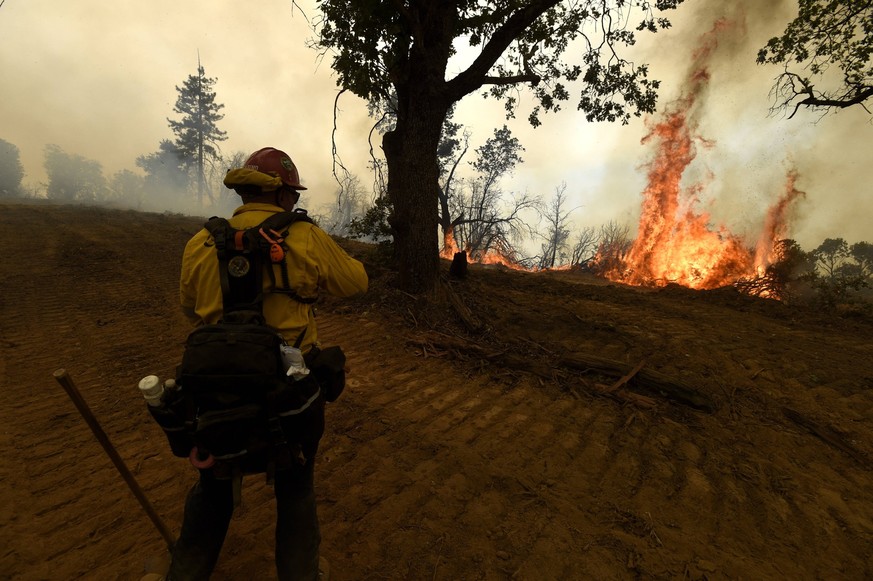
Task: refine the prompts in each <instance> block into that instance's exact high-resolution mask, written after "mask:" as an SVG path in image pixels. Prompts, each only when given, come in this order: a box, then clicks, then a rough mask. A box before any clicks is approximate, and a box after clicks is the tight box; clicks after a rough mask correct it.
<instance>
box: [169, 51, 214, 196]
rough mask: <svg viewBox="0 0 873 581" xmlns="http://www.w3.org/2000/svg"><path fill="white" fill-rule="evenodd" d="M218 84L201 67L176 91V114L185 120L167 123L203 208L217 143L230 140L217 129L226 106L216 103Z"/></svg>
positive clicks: (177, 151) (170, 120) (177, 152)
mask: <svg viewBox="0 0 873 581" xmlns="http://www.w3.org/2000/svg"><path fill="white" fill-rule="evenodd" d="M215 82H216V79H214V78H209V77H207V76H206V71H205V70H204V69H203V67H202V66H200V65H199V64H198V66H197V74H196V75H189V76H188V78H187V79H186V80H185V82H184V84H183V85H182V86H181V87H179V86H177V87H176V91H177V92H178V93H179V97H178V99H176V106H175V107H174V108H173V111H175V112H176V113H178V114H179V115H181V116H182V119H181V120H180V121H174V120H172V119H167V121H168V122H169V123H170V129H172V130H173V133H174V134H175V135H176V140H175V142H174V143H173V144H174V146H175V148H176V154H177V155H178V157H179V159H180V160H182V163H183V164H184V167H186V168H187V169H190V170H191V171H193V173H194V177H195V179H196V180H197V204H198V205H201V206H202V205H203V192H204V191H205V190H206V164H208V163H210V162H214V161H217V160H218V159H219V158H220V155H219V152H218V143H219V142H221V141H225V140H226V139H227V134H226V133H225V132H224V131H221V130H220V129H218V126H217V125H216V124H217V123H218V122H219V121H221V120H222V119H224V115H222V114H221V113H219V111H221V110H222V109H223V108H224V105H222V104H220V103H216V102H215V91H214V90H213V86H214V85H215Z"/></svg>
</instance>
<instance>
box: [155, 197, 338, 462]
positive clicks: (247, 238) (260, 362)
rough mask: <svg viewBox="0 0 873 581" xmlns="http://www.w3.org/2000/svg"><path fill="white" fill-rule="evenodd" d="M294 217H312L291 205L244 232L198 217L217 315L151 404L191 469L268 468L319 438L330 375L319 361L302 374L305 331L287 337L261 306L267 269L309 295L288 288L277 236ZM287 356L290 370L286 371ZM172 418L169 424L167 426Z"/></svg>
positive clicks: (300, 458) (298, 456) (196, 334)
mask: <svg viewBox="0 0 873 581" xmlns="http://www.w3.org/2000/svg"><path fill="white" fill-rule="evenodd" d="M297 221H306V222H312V220H311V219H310V218H309V217H308V216H307V215H306V212H305V211H302V210H297V211H294V212H283V213H278V214H274V215H273V216H271V217H269V218H267V219H266V220H265V221H264V222H262V223H261V224H260V225H258V226H256V227H254V228H249V229H244V230H238V229H235V228H233V227H232V226H231V225H230V223H229V222H228V221H227V220H225V219H224V218H211V219H210V220H209V221H208V222H207V223H206V225H205V227H206V229H207V230H209V232H210V234H211V235H212V239H213V240H214V242H215V248H216V251H217V255H218V261H219V272H220V278H221V290H222V302H223V309H224V312H223V316H222V319H221V320H220V321H219V322H218V323H215V324H211V325H203V326H201V327H198V328H197V329H195V330H194V331H192V332H191V333H190V334H189V335H188V338H187V340H186V342H185V350H184V353H183V355H182V362H181V364H180V365H179V366H178V368H177V370H176V386H177V389H176V390H174V391H172V392H171V393H168V394H167V395H166V396H165V398H166V405H165V406H162V408H163V409H161V408H149V409H150V411H152V415H153V416H154V417H155V419H156V420H158V423H159V424H161V426H162V427H163V428H164V431H165V432H166V434H167V436H168V438H169V439H170V445H171V448H172V449H173V453H174V454H176V455H177V456H190V458H191V461H192V464H194V465H195V466H196V467H198V468H209V467H212V466H216V469H218V468H219V467H222V466H225V467H226V466H228V465H232V466H233V472H234V473H239V472H240V471H242V472H246V473H251V472H267V473H268V476H269V474H270V473H271V472H272V471H274V470H276V469H282V468H285V467H287V466H288V465H289V464H290V463H293V462H297V463H305V462H306V460H307V459H306V457H305V456H304V455H303V447H304V445H306V444H311V443H312V442H315V443H317V442H318V440H319V439H320V437H321V435H322V433H323V431H324V416H323V406H324V397H323V395H322V389H321V384H322V381H320V379H323V378H325V377H327V374H325V372H324V370H323V369H321V370H320V371H319V372H318V373H309V369H308V368H306V367H305V365H303V361H302V358H301V357H300V351H299V347H300V343H301V341H302V340H303V333H301V334H300V336H299V337H298V338H297V341H296V343H295V344H294V345H287V344H286V342H285V340H284V339H283V337H282V336H281V335H280V334H279V333H278V332H277V331H276V330H275V329H273V328H272V327H270V326H268V325H267V324H266V322H265V320H264V317H263V313H262V304H263V276H264V272H265V271H266V272H267V273H268V274H269V276H270V279H271V281H272V290H271V292H281V293H284V294H288V295H290V296H292V297H293V298H294V299H295V300H298V301H300V302H304V303H311V302H314V301H315V299H306V298H303V297H299V296H298V295H296V293H294V291H293V290H292V289H291V284H290V280H289V279H290V277H289V274H288V271H287V266H286V264H285V261H284V257H285V251H286V249H287V246H285V245H284V238H285V236H286V234H287V231H288V229H289V228H290V226H291V225H292V224H293V223H294V222H297ZM276 269H278V270H279V271H280V274H279V277H278V278H281V281H282V282H281V285H280V284H278V283H277V276H276V274H275V270H276ZM304 333H305V330H304ZM336 349H338V348H336ZM325 351H326V352H329V350H325ZM340 353H341V350H340ZM317 355H318V354H317V353H315V354H313V357H310V359H316V358H318V357H317ZM342 361H343V362H344V356H343V357H342ZM291 363H295V366H294V367H291V371H294V373H293V376H289V375H288V374H287V373H290V372H291V371H287V370H289V365H290V364H291ZM316 366H318V365H316ZM337 395H338V394H337ZM334 399H335V398H334ZM162 413H163V417H159V416H160V415H161V414H162ZM170 416H172V417H174V418H175V422H172V421H170ZM162 420H163V421H162ZM180 420H181V421H180ZM170 424H174V425H173V429H168V428H170V427H171V426H170ZM174 439H175V441H174Z"/></svg>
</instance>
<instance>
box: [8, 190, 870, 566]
mask: <svg viewBox="0 0 873 581" xmlns="http://www.w3.org/2000/svg"><path fill="white" fill-rule="evenodd" d="M200 223H201V220H199V219H195V218H187V217H179V216H162V215H157V214H141V213H135V212H129V211H112V210H105V209H94V208H82V207H58V206H49V205H25V204H11V203H7V204H0V248H2V249H3V251H2V253H0V285H2V286H0V291H2V292H0V297H2V298H0V354H2V358H0V386H2V397H3V405H2V407H0V410H2V411H0V414H2V415H0V425H2V426H3V429H2V432H0V434H2V436H0V442H2V451H3V454H4V461H3V462H2V464H0V508H2V510H0V578H4V579H21V580H37V579H100V580H103V579H137V578H138V575H139V574H140V573H141V572H142V569H143V563H144V561H145V559H146V558H148V557H150V556H154V555H157V554H160V553H161V551H162V548H163V544H162V540H161V538H160V536H159V535H158V533H157V532H156V531H155V530H154V528H153V527H152V526H151V523H150V522H149V520H148V519H147V517H146V516H145V513H144V512H143V511H142V510H141V509H140V507H139V505H138V504H137V503H136V500H135V499H134V497H133V495H132V494H131V493H130V492H129V490H128V489H127V488H126V486H125V484H124V482H123V481H122V479H121V478H120V476H119V475H118V473H117V472H116V471H115V469H114V468H113V467H112V465H111V463H110V461H109V460H108V458H107V457H106V456H105V455H104V454H103V452H102V450H101V449H100V447H99V445H98V444H97V442H96V440H95V439H94V437H93V436H92V435H91V433H90V431H89V430H88V428H87V426H86V424H85V423H84V422H83V421H82V419H81V418H80V416H79V415H78V413H77V412H76V410H75V408H74V407H73V405H72V403H71V402H70V401H69V399H68V398H67V397H66V395H65V394H64V392H63V391H62V390H61V388H60V386H59V385H57V383H56V382H55V380H54V379H53V378H52V372H53V371H55V370H56V369H58V368H61V367H63V368H66V369H67V370H68V372H69V373H70V374H71V375H72V377H73V379H74V380H75V381H76V383H77V385H78V387H79V389H80V390H81V392H82V394H83V396H84V398H85V400H86V401H87V402H88V403H89V404H90V406H91V408H92V409H93V411H94V413H95V415H96V416H97V417H98V418H99V420H100V421H101V423H102V425H103V428H104V429H105V431H106V432H107V433H108V434H109V436H110V438H111V439H112V441H113V443H114V445H115V446H116V447H117V449H118V451H119V453H120V454H121V456H122V457H123V458H124V459H125V461H126V463H127V464H128V466H129V467H130V468H131V469H132V470H133V471H134V473H135V474H136V477H137V479H138V481H139V482H140V484H141V485H142V487H143V488H144V489H145V490H146V491H147V494H148V495H149V498H150V499H151V501H152V502H153V503H154V505H155V507H156V509H157V511H158V512H159V513H160V514H161V516H162V518H163V519H164V520H165V521H166V522H167V524H168V525H169V526H170V528H171V529H172V530H173V531H174V532H176V531H178V527H179V524H180V519H181V512H182V510H181V509H182V503H183V499H184V496H185V493H186V491H187V489H188V488H189V487H190V485H191V484H192V483H193V481H194V479H195V476H196V473H195V471H194V470H193V469H192V468H191V467H190V466H189V465H188V464H187V462H185V461H183V460H179V459H176V458H173V457H172V456H171V455H170V453H169V450H168V449H167V447H166V445H165V441H164V438H163V435H162V433H161V432H160V430H159V428H158V427H157V425H155V424H154V423H152V421H151V419H150V418H149V417H148V414H147V412H146V410H145V407H144V403H143V402H142V399H141V397H140V396H139V394H138V393H137V390H136V388H135V385H136V383H137V381H138V380H139V378H140V377H142V376H143V375H147V374H150V373H158V374H160V375H163V376H167V375H169V374H171V373H172V370H173V369H174V366H175V365H176V363H177V361H178V358H179V356H180V354H181V345H182V342H183V341H184V338H185V336H186V334H187V332H188V330H189V329H188V327H187V324H186V322H185V321H184V320H183V319H182V317H181V314H180V313H179V309H178V306H177V300H178V299H177V273H178V267H179V257H180V254H181V250H182V247H183V246H184V244H185V242H186V240H187V239H188V237H189V236H190V235H192V234H193V233H194V232H195V231H196V230H197V229H198V228H199V227H200ZM345 244H346V246H347V247H348V248H349V250H350V252H352V253H353V254H355V255H357V256H359V257H360V258H361V259H362V260H364V261H365V263H366V264H367V268H368V272H370V274H371V287H372V289H371V291H370V292H369V293H368V294H367V295H366V296H364V297H362V298H360V299H356V300H354V301H337V300H325V301H323V302H322V303H321V304H320V305H319V314H318V316H319V324H320V336H321V337H322V340H323V341H324V342H325V343H326V344H341V345H342V346H343V347H344V349H345V350H346V352H347V354H348V356H349V365H350V368H351V371H350V374H349V383H348V388H347V390H346V392H345V393H344V394H343V396H342V398H341V399H340V400H339V401H338V402H336V403H335V404H332V405H330V406H329V408H328V412H327V413H328V424H329V425H328V430H327V433H326V435H325V438H324V440H323V443H322V449H321V451H320V457H319V459H318V463H317V465H316V490H317V493H318V498H319V511H320V517H321V522H322V534H323V545H322V547H323V554H324V555H325V556H326V557H327V558H328V559H329V560H330V562H331V565H332V579H335V580H358V579H428V580H431V579H442V580H452V581H454V580H459V579H487V580H492V579H493V580H498V579H538V580H539V579H761V580H763V579H836V578H839V579H865V578H871V577H873V556H871V546H873V473H871V465H873V463H871V456H870V454H871V452H873V325H871V322H870V321H869V320H864V319H854V320H844V319H837V318H834V317H829V316H826V315H823V314H818V313H813V312H807V311H800V310H796V309H791V308H788V307H786V306H784V305H781V304H778V303H773V302H770V301H763V300H754V299H749V298H746V297H742V296H739V295H737V294H736V293H734V292H731V291H726V290H721V291H713V292H694V291H689V290H686V289H681V288H666V289H663V290H660V291H654V290H643V289H635V288H628V287H622V286H618V285H611V284H604V283H603V282H602V281H597V280H594V279H586V278H583V277H581V276H579V275H574V274H570V273H540V274H528V273H518V272H511V271H506V270H503V269H491V268H481V267H471V272H470V276H469V278H468V279H467V280H465V281H461V282H452V283H450V285H449V286H450V288H451V291H445V292H446V293H448V294H447V295H446V296H445V297H444V298H445V300H444V301H438V302H428V301H426V300H423V299H415V298H414V297H411V296H409V295H405V294H404V293H401V292H399V291H396V290H393V289H392V286H391V284H390V283H391V279H392V273H391V272H390V270H388V269H386V268H385V267H384V266H381V263H380V261H379V260H378V258H377V256H376V254H375V252H374V250H373V248H371V247H369V246H366V245H361V244H355V243H345ZM452 296H455V297H456V298H457V299H458V300H457V303H456V304H458V305H464V306H466V307H467V308H469V309H470V311H469V312H467V311H465V310H464V309H463V308H462V307H460V306H459V307H458V308H457V309H455V308H452V307H450V306H449V305H450V304H451V301H450V300H449V299H450V298H451V297H452ZM459 312H460V313H464V314H465V315H466V318H467V324H466V325H464V324H462V320H461V318H460V317H459V316H458V313H459ZM477 324H478V328H476V329H475V330H472V331H471V330H470V329H471V328H473V327H477ZM604 362H605V364H608V365H605V366H604V365H601V363H604ZM640 363H644V365H643V366H642V367H639V364H640ZM609 365H612V366H613V368H609ZM635 371H636V373H634V372H635ZM623 375H624V376H625V377H627V376H631V375H632V376H633V377H631V378H630V379H629V380H628V381H627V382H623V381H622V379H621V378H622V376H623ZM273 511H274V501H273V499H272V493H271V490H270V489H269V488H267V487H266V486H265V485H264V482H263V480H262V479H261V478H259V477H250V478H248V479H246V481H245V483H244V489H243V504H242V506H241V508H240V510H239V512H238V514H237V515H236V516H235V519H234V522H233V523H232V525H231V529H230V532H229V535H228V539H227V541H226V544H225V550H224V552H223V554H222V557H221V560H220V562H219V565H218V570H217V571H216V574H215V576H214V579H216V580H230V579H240V578H249V579H270V578H274V575H275V574H274V571H273V565H272V551H273V545H272V543H273V541H272V539H273V522H272V520H273V516H272V515H273Z"/></svg>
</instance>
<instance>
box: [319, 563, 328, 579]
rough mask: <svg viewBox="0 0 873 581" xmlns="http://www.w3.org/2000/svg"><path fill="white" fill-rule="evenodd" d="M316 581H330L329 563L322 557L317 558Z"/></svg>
mask: <svg viewBox="0 0 873 581" xmlns="http://www.w3.org/2000/svg"><path fill="white" fill-rule="evenodd" d="M318 581H330V563H328V562H327V559H325V558H324V557H319V558H318Z"/></svg>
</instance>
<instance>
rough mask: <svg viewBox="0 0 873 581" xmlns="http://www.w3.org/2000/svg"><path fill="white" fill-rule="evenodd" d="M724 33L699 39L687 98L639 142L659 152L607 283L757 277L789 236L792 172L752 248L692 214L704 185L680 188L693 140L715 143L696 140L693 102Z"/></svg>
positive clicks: (711, 284) (721, 25) (705, 284)
mask: <svg viewBox="0 0 873 581" xmlns="http://www.w3.org/2000/svg"><path fill="white" fill-rule="evenodd" d="M729 28H730V24H729V23H728V22H726V21H724V20H719V21H718V22H717V23H716V24H715V26H714V27H713V29H712V30H711V31H710V32H708V33H707V34H705V35H704V36H703V37H702V43H701V46H700V48H699V49H698V50H697V51H696V52H695V53H694V66H693V67H692V69H691V70H692V72H691V74H690V75H689V78H688V81H687V84H686V90H685V91H684V94H683V95H682V97H680V98H679V99H677V100H676V101H675V102H673V103H671V104H670V105H669V106H668V108H667V111H666V112H665V113H664V116H663V119H662V120H661V121H660V122H658V123H656V124H655V125H654V127H652V129H651V131H650V132H649V134H648V135H647V136H646V137H644V138H643V143H646V142H649V141H654V142H656V153H655V156H654V158H653V160H652V161H651V162H650V164H649V166H648V186H647V187H646V189H645V191H644V192H643V203H642V208H641V214H640V222H639V227H638V231H637V237H636V239H635V240H634V242H633V244H632V246H631V248H630V250H629V251H628V252H627V254H626V255H625V256H624V257H623V259H621V260H619V261H618V264H617V265H613V266H611V267H610V268H609V269H608V270H607V271H606V272H605V273H604V274H605V275H606V276H607V277H608V278H610V279H612V280H616V281H620V282H624V283H628V284H634V285H655V286H663V285H665V284H667V283H677V284H680V285H683V286H687V287H691V288H696V289H711V288H718V287H722V286H727V285H730V284H733V283H734V282H736V281H737V280H739V279H742V278H748V277H752V276H755V275H756V274H757V273H761V272H763V269H765V268H766V266H767V265H768V264H770V263H771V262H772V261H773V260H774V259H775V257H774V253H773V248H774V245H775V243H776V242H777V241H778V240H779V239H781V238H782V237H784V235H785V233H786V219H787V212H788V209H789V206H790V203H791V202H792V201H793V200H794V199H796V198H797V197H798V195H802V194H801V192H798V191H797V190H796V189H795V188H794V181H795V179H796V172H791V173H790V174H789V179H788V182H789V183H788V186H787V187H786V192H785V193H784V194H783V195H782V197H781V198H780V199H779V201H778V202H777V203H776V204H775V205H774V206H773V207H772V208H771V209H770V211H769V212H768V216H767V221H766V224H765V227H764V232H763V233H762V234H761V237H760V239H759V240H758V242H757V246H756V248H755V249H754V250H753V249H750V248H749V247H748V246H747V245H746V244H745V243H744V242H743V240H742V239H741V238H740V237H738V236H736V235H734V234H732V233H731V232H729V231H728V230H727V228H725V227H724V226H717V227H716V226H713V225H712V224H711V223H710V216H709V215H708V214H707V213H705V212H701V211H698V210H696V209H695V207H696V206H697V204H698V194H699V193H700V191H701V190H702V189H703V185H701V184H697V185H695V186H692V187H690V188H687V189H685V190H683V189H682V187H681V180H682V175H683V174H684V172H685V170H686V169H687V168H688V166H689V165H690V164H691V162H692V161H693V160H694V158H695V156H696V154H697V151H696V142H698V141H699V142H701V143H702V144H703V145H704V146H711V145H712V143H711V142H707V141H704V140H701V139H699V138H698V137H697V136H696V134H695V130H696V129H697V120H696V117H695V110H696V109H695V104H696V102H697V100H698V97H699V96H700V94H701V92H702V91H703V90H704V89H705V88H706V85H707V83H708V81H709V77H710V75H709V70H708V68H707V63H708V61H709V58H710V56H711V55H712V53H713V51H714V49H715V48H716V47H717V45H718V36H719V34H720V33H721V32H723V31H724V30H727V29H729Z"/></svg>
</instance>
